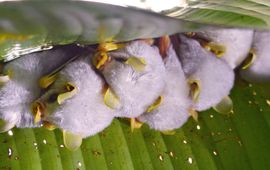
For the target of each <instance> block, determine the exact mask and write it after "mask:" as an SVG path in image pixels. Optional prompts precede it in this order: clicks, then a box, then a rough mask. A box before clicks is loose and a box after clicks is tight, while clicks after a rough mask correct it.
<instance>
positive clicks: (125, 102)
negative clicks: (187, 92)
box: [102, 41, 165, 117]
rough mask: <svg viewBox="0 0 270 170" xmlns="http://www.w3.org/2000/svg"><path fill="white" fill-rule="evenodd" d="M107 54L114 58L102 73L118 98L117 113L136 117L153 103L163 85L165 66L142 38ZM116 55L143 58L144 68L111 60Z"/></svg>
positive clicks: (154, 48)
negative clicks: (140, 69)
mask: <svg viewBox="0 0 270 170" xmlns="http://www.w3.org/2000/svg"><path fill="white" fill-rule="evenodd" d="M110 56H112V58H113V59H112V61H111V62H110V63H108V64H107V65H106V66H105V68H104V69H103V71H102V74H103V75H104V77H105V79H106V81H107V83H108V84H109V86H110V87H111V88H112V90H113V91H114V92H115V94H116V95H117V96H118V98H119V100H120V106H119V108H118V109H117V112H116V116H119V117H137V116H139V115H141V114H142V113H144V112H145V111H146V109H147V108H148V107H149V106H150V105H152V104H153V103H154V101H155V100H156V99H157V98H158V96H159V95H160V94H161V92H162V90H163V88H164V86H165V81H164V80H165V67H164V64H163V62H162V58H161V56H160V54H159V51H158V49H157V48H156V47H152V46H150V45H148V44H146V43H144V42H142V41H134V42H131V43H130V44H128V45H127V46H126V47H125V48H123V49H120V50H117V51H115V52H111V53H110ZM119 57H121V58H125V59H127V58H129V57H141V58H144V59H145V61H146V67H145V70H144V71H142V72H137V71H135V70H134V69H133V68H132V67H131V66H130V65H127V64H125V63H123V62H119V61H116V60H114V58H119Z"/></svg>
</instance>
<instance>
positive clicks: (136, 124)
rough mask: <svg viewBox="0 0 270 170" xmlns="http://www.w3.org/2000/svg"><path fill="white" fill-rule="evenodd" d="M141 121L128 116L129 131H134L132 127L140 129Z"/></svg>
mask: <svg viewBox="0 0 270 170" xmlns="http://www.w3.org/2000/svg"><path fill="white" fill-rule="evenodd" d="M142 125H143V123H142V122H139V121H138V120H137V119H136V118H130V128H131V132H133V131H134V129H140V128H141V127H142Z"/></svg>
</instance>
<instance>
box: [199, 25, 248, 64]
mask: <svg viewBox="0 0 270 170" xmlns="http://www.w3.org/2000/svg"><path fill="white" fill-rule="evenodd" d="M197 34H198V35H199V36H200V35H201V36H203V37H205V38H207V39H209V40H210V41H211V42H214V43H218V44H221V45H224V46H225V47H226V52H225V54H224V55H223V56H222V57H221V58H222V59H223V60H224V61H226V62H227V63H228V64H229V65H230V67H231V68H232V69H234V68H236V67H237V66H239V65H240V64H241V63H242V62H243V60H244V59H245V58H246V56H247V55H248V52H249V49H250V47H251V43H252V39H253V30H249V29H236V28H210V29H208V30H206V31H202V32H198V33H197Z"/></svg>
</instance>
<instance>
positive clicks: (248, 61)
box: [242, 49, 257, 70]
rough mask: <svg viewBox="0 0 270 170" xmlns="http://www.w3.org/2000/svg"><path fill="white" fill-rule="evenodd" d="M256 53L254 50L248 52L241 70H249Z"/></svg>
mask: <svg viewBox="0 0 270 170" xmlns="http://www.w3.org/2000/svg"><path fill="white" fill-rule="evenodd" d="M256 57H257V56H256V51H255V49H251V50H249V53H248V56H247V58H246V59H245V60H244V62H243V64H242V69H243V70H245V69H247V68H249V67H250V66H251V65H252V64H253V63H254V61H255V60H256Z"/></svg>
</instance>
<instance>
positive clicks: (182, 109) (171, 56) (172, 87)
mask: <svg viewBox="0 0 270 170" xmlns="http://www.w3.org/2000/svg"><path fill="white" fill-rule="evenodd" d="M164 63H165V68H166V87H165V89H164V91H163V93H162V94H161V95H162V96H163V97H164V100H163V102H162V103H161V105H160V106H159V107H158V108H157V109H155V110H153V111H152V112H150V113H144V114H143V115H141V116H140V117H139V118H138V119H139V120H140V121H141V122H145V123H147V124H148V125H149V126H150V127H151V128H152V129H156V130H160V131H166V130H173V129H176V128H179V127H181V126H182V125H183V124H184V123H185V122H186V121H187V119H188V117H189V113H188V109H189V107H190V106H191V100H190V98H189V87H188V85H187V82H186V78H185V75H184V72H183V70H182V66H181V63H180V62H179V60H178V58H177V56H176V54H175V51H174V50H173V48H172V47H170V48H169V50H168V56H167V57H166V58H165V59H164Z"/></svg>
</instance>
